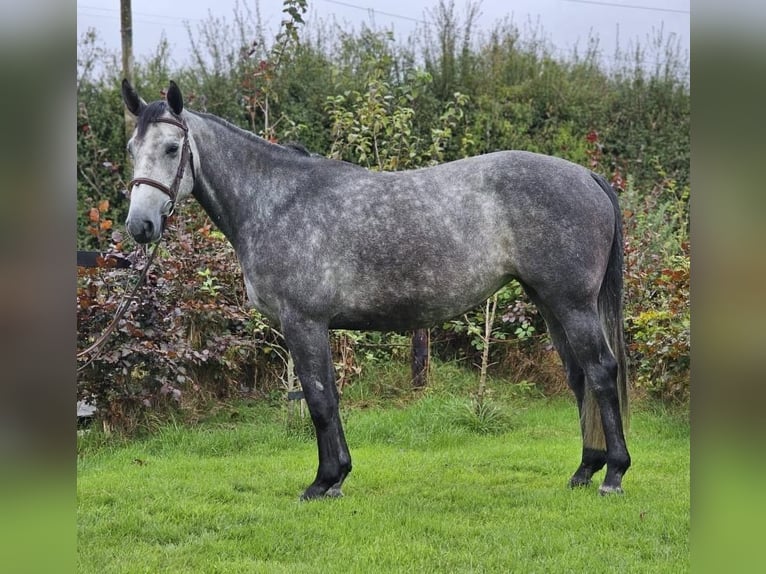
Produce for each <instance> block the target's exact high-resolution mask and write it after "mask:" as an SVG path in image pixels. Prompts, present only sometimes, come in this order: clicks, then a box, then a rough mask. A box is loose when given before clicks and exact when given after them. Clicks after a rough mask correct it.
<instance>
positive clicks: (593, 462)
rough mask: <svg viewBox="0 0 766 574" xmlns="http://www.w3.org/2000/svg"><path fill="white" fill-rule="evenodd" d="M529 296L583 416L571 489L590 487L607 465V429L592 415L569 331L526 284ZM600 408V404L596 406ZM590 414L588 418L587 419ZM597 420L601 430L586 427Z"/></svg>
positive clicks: (582, 375)
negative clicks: (605, 431)
mask: <svg viewBox="0 0 766 574" xmlns="http://www.w3.org/2000/svg"><path fill="white" fill-rule="evenodd" d="M523 286H524V289H525V291H526V292H527V295H529V298H530V299H531V300H532V302H533V303H534V304H535V306H536V307H537V309H538V310H539V311H540V314H541V315H542V316H543V319H545V324H546V326H547V327H548V334H549V335H550V337H551V341H552V342H553V346H554V348H555V349H556V352H558V354H559V357H561V362H562V363H563V365H564V369H565V371H566V376H567V385H568V386H569V388H570V389H572V392H573V393H574V396H575V399H576V401H577V410H578V413H579V415H580V432H581V434H582V439H583V448H582V458H581V462H580V466H579V467H578V468H577V470H576V471H575V473H574V474H573V475H572V477H571V478H570V479H569V486H570V487H572V488H576V487H580V486H588V485H590V483H591V477H592V476H593V474H594V473H596V472H598V471H599V470H601V469H602V468H603V467H604V465H605V464H606V447H605V441H604V432H603V427H601V420H600V417H598V416H597V417H595V418H594V417H593V416H590V414H589V413H591V411H592V409H593V404H592V399H593V395H592V394H591V393H586V388H585V372H584V371H583V369H582V367H580V364H579V363H578V361H577V359H576V357H575V355H574V352H573V351H572V348H571V346H570V345H569V340H568V339H567V335H566V332H565V331H564V328H563V327H562V325H561V323H560V322H559V320H558V319H557V318H556V316H555V315H554V314H553V312H552V311H551V310H550V309H549V308H548V307H547V306H546V305H545V304H544V303H543V302H542V301H541V300H540V298H539V297H538V295H537V293H536V292H535V291H534V290H533V289H531V288H530V287H529V286H527V285H523ZM595 408H596V409H598V405H597V404H596V405H595ZM586 415H588V416H586ZM592 421H595V423H596V425H597V428H588V427H587V426H586V425H588V424H591V423H592Z"/></svg>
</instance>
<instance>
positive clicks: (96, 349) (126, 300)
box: [77, 241, 160, 373]
mask: <svg viewBox="0 0 766 574" xmlns="http://www.w3.org/2000/svg"><path fill="white" fill-rule="evenodd" d="M159 248H160V242H159V241H158V242H157V243H155V244H154V249H152V252H151V253H150V254H149V259H148V260H147V261H146V264H145V265H144V268H143V269H142V270H141V275H139V276H138V281H136V284H135V285H133V289H131V290H130V293H128V294H126V295H125V296H124V297H123V298H122V301H120V305H119V306H118V307H117V312H116V313H115V314H114V318H113V319H112V320H111V322H110V323H109V325H107V327H106V329H104V331H103V332H102V333H101V335H100V336H99V337H98V339H96V341H95V342H94V343H93V344H92V345H91V346H90V347H88V348H87V349H85V350H83V351H80V352H79V353H77V358H78V359H81V358H83V357H87V356H88V355H90V354H93V356H91V357H90V359H88V360H87V361H86V362H85V363H83V364H82V365H80V366H79V367H77V372H78V373H79V372H80V371H82V370H83V369H84V368H85V367H87V366H88V365H90V364H91V363H92V362H93V361H95V360H96V358H97V357H98V356H99V355H100V354H101V350H102V348H103V346H104V344H105V343H106V341H107V340H108V339H109V335H111V334H112V331H114V329H115V327H117V323H118V322H119V321H120V319H122V316H123V315H124V314H125V312H126V311H127V310H128V307H130V304H131V303H132V302H133V300H134V299H135V296H136V293H138V288H139V287H141V284H142V283H143V282H144V279H146V274H147V272H148V271H149V267H151V265H152V261H154V256H155V255H156V254H157V251H158V250H159Z"/></svg>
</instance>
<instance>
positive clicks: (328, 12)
mask: <svg viewBox="0 0 766 574" xmlns="http://www.w3.org/2000/svg"><path fill="white" fill-rule="evenodd" d="M447 1H449V0H447ZM237 2H239V3H241V4H242V5H246V6H249V7H250V8H251V10H252V11H253V13H254V12H255V5H256V2H257V3H258V5H259V10H260V14H261V19H262V22H263V24H264V28H265V33H266V37H267V38H269V37H271V38H273V36H274V35H275V34H276V32H277V31H278V30H279V24H280V21H281V19H282V13H281V10H282V0H185V1H184V2H183V8H182V9H181V8H179V6H180V5H181V3H180V2H178V0H132V9H133V44H134V54H135V57H136V59H137V60H141V59H143V58H145V57H148V56H150V55H151V54H153V53H154V52H155V51H156V48H157V46H158V45H159V43H160V40H161V38H162V37H163V35H164V37H165V38H167V40H168V43H169V46H170V53H171V60H172V61H173V62H175V63H183V62H184V55H185V54H186V53H188V51H189V37H188V32H187V24H188V26H189V27H190V28H191V29H192V30H196V28H197V25H198V24H199V23H201V22H202V21H204V20H207V19H208V18H209V17H211V16H212V17H216V18H224V19H226V20H227V21H229V22H231V21H233V14H234V6H235V4H236V3H237ZM438 2H439V0H386V1H385V2H380V1H379V0H377V1H376V0H309V1H308V4H309V11H308V12H307V14H306V16H305V17H304V19H305V20H306V21H307V22H308V23H309V25H310V23H311V21H312V20H314V21H315V20H318V19H323V20H326V21H332V20H333V19H334V20H335V21H337V22H338V23H340V24H342V25H343V26H344V28H346V29H349V28H352V27H353V28H355V29H359V27H360V26H361V24H362V23H366V24H368V25H369V24H374V25H375V27H377V28H383V29H393V31H394V34H395V37H396V38H397V39H401V40H405V39H406V38H407V36H409V35H410V34H412V33H413V32H414V31H415V30H416V29H417V27H418V26H419V22H422V21H424V20H426V19H428V13H429V12H428V11H429V10H433V9H434V8H435V7H436V6H438ZM454 3H455V7H456V11H457V13H458V14H460V15H461V16H462V15H463V14H464V8H465V4H466V2H464V1H462V0H454ZM505 17H508V18H510V19H511V21H512V22H513V23H514V24H515V25H516V26H517V27H518V28H519V29H521V30H522V31H524V30H525V29H529V28H530V27H533V28H540V29H542V32H543V34H544V36H545V38H546V40H548V41H549V43H550V45H551V46H552V47H553V49H554V50H555V52H556V53H558V54H560V55H562V56H566V55H567V54H569V53H571V51H572V50H573V49H574V48H575V47H577V48H578V49H579V50H580V52H582V51H583V50H584V48H585V47H586V45H587V41H588V38H589V37H590V36H597V37H598V39H599V49H600V51H601V55H602V59H603V61H604V63H605V64H606V65H607V66H608V65H610V64H611V63H613V61H614V54H615V49H616V47H617V46H618V45H619V47H620V48H621V49H622V50H623V51H625V50H626V49H628V48H629V47H630V46H631V45H635V44H636V43H638V44H640V45H641V46H650V45H651V43H652V40H653V39H654V38H656V37H657V35H658V34H659V33H660V31H661V33H662V37H663V38H665V39H671V40H672V41H673V42H676V41H677V42H678V45H679V47H680V50H681V53H682V55H683V56H684V57H685V58H686V57H688V54H689V43H690V33H689V28H690V0H603V1H602V0H481V2H480V15H479V18H478V20H477V22H476V24H477V27H478V29H479V30H478V31H481V30H489V29H491V28H492V26H493V25H494V24H495V23H497V22H499V21H501V20H502V19H503V18H505ZM89 28H94V29H95V30H96V32H97V34H98V38H99V40H100V42H101V43H102V44H103V45H104V46H105V47H106V48H108V49H109V50H114V51H115V52H119V49H120V0H77V35H78V38H79V37H81V36H82V34H83V33H84V32H85V31H87V30H88V29H89ZM649 58H650V59H653V61H656V60H658V59H661V54H656V53H653V54H650V56H649Z"/></svg>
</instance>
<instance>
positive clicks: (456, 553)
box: [77, 392, 690, 573]
mask: <svg viewBox="0 0 766 574" xmlns="http://www.w3.org/2000/svg"><path fill="white" fill-rule="evenodd" d="M498 404H500V402H499V401H498ZM464 405H465V401H464V400H463V399H456V398H454V397H453V396H452V395H450V394H449V393H444V392H436V393H433V394H426V395H425V396H423V397H421V398H420V399H418V400H416V401H413V402H410V403H408V404H405V405H403V406H401V405H399V406H390V405H388V406H380V405H376V406H375V408H366V409H365V408H358V407H356V408H349V407H346V408H345V409H344V418H345V425H346V429H347V438H348V442H349V445H350V448H351V452H352V457H353V459H354V471H353V472H352V474H351V476H350V477H349V479H348V480H347V482H346V484H345V486H344V492H345V495H346V496H345V497H344V498H341V499H334V500H322V501H314V502H309V503H301V502H299V501H298V495H299V494H300V492H301V490H302V488H303V487H305V486H306V485H307V484H308V483H309V482H310V481H311V480H312V479H313V473H314V470H315V469H316V452H315V444H314V441H313V439H312V438H311V437H310V436H309V433H305V432H296V431H295V429H294V428H293V429H292V430H291V431H289V432H288V430H287V427H286V425H285V421H284V412H283V409H279V408H275V407H268V406H264V405H257V404H256V405H247V404H241V405H237V406H236V407H234V408H232V409H229V410H227V411H224V412H222V413H220V414H219V415H218V416H217V417H216V418H215V419H213V420H210V421H208V422H206V423H204V424H201V425H198V426H196V427H193V428H185V427H181V426H172V425H171V426H165V427H163V428H162V429H161V430H160V431H159V432H157V433H155V434H154V435H152V436H151V437H149V438H146V439H143V440H134V441H114V440H113V441H103V440H101V439H100V438H99V436H98V435H92V436H89V437H86V438H83V439H81V444H80V449H79V452H80V456H79V457H78V487H77V500H78V562H79V564H78V572H83V573H87V572H99V573H110V572H125V573H134V572H151V573H158V572H205V573H207V572H227V573H228V572H269V573H273V572H300V573H310V572H317V573H319V572H321V573H330V572H569V571H585V570H591V571H595V572H606V571H621V572H674V573H675V572H684V571H688V570H689V480H690V479H689V426H688V421H687V420H686V419H685V417H683V416H680V415H678V414H675V413H672V412H667V411H665V410H662V409H659V408H656V407H650V406H643V407H641V406H639V407H638V408H636V409H635V412H634V416H633V422H632V428H631V432H630V434H629V445H630V447H631V454H632V456H633V460H634V466H633V468H632V469H631V471H630V472H629V473H628V474H627V475H626V477H625V481H624V487H625V490H626V494H625V495H624V496H615V497H608V498H603V497H600V496H599V495H598V494H597V486H598V485H597V484H595V483H594V485H593V486H592V487H591V488H586V489H578V490H570V489H568V488H566V487H565V485H566V481H567V479H568V477H569V475H570V474H571V473H572V472H573V471H574V468H575V467H576V465H577V462H578V453H579V449H580V440H579V436H578V429H577V417H576V412H575V411H576V409H575V407H574V405H573V401H571V400H569V399H564V398H554V399H539V398H524V399H518V398H516V399H512V400H504V401H503V402H502V409H503V411H504V416H503V420H504V421H506V424H504V425H502V426H499V427H492V428H491V429H490V432H483V433H480V432H477V430H476V428H475V427H472V426H471V424H463V423H461V422H460V417H456V416H455V413H456V412H458V411H459V410H460V409H461V408H464ZM601 476H602V474H600V475H599V478H600V477H601Z"/></svg>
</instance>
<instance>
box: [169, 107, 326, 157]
mask: <svg viewBox="0 0 766 574" xmlns="http://www.w3.org/2000/svg"><path fill="white" fill-rule="evenodd" d="M160 103H163V102H160ZM191 113H193V114H194V115H196V116H199V117H201V118H203V119H204V120H205V121H211V122H213V123H216V124H218V125H220V126H223V127H225V128H228V129H233V130H235V131H237V132H238V133H239V134H241V135H244V136H245V137H246V138H248V139H250V140H252V141H254V142H258V143H262V144H264V143H265V144H268V145H271V146H274V147H275V148H278V149H283V150H286V151H289V152H292V153H295V154H297V155H301V156H305V157H312V156H315V155H316V154H314V153H312V152H310V151H309V150H308V149H307V148H306V146H304V145H303V144H302V143H299V142H287V143H284V144H277V143H272V142H270V141H269V140H267V139H264V138H262V137H260V136H257V135H255V134H254V133H253V132H250V131H247V130H246V129H243V128H241V127H239V126H238V125H236V124H233V123H231V122H230V121H228V120H225V119H223V118H222V117H219V116H216V115H213V114H210V113H207V112H196V111H195V112H191ZM160 115H161V112H160ZM156 117H157V116H155V119H156Z"/></svg>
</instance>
